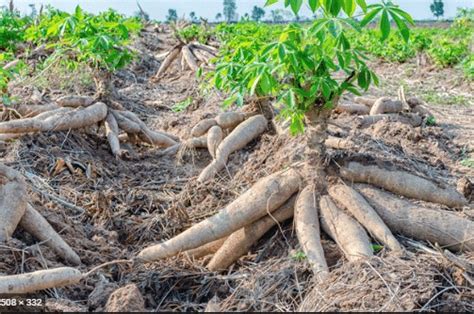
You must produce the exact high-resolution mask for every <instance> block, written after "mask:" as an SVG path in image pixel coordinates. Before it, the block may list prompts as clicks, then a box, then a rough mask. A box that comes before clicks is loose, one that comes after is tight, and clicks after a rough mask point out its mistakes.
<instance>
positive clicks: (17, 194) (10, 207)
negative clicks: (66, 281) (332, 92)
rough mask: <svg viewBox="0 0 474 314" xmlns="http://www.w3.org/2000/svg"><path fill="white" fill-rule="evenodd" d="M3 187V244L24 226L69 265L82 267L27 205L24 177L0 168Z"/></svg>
mask: <svg viewBox="0 0 474 314" xmlns="http://www.w3.org/2000/svg"><path fill="white" fill-rule="evenodd" d="M0 184H1V186H0V217H1V220H0V242H1V243H5V242H8V241H9V239H10V238H11V237H12V235H13V232H14V231H15V230H16V228H17V226H21V227H22V228H23V229H24V230H25V231H26V232H28V233H30V234H31V235H32V236H34V237H35V238H37V239H38V240H40V241H44V243H45V244H46V245H47V246H49V247H50V248H51V249H52V250H53V251H54V252H55V253H56V254H58V256H60V257H61V258H62V259H64V260H65V261H66V262H68V263H70V264H71V265H80V264H81V259H80V258H79V256H78V255H77V254H76V253H75V252H74V250H73V249H72V248H71V247H70V246H69V245H68V244H67V243H66V242H65V241H64V240H63V238H62V237H61V236H60V235H59V234H58V233H57V232H56V231H55V230H54V229H53V227H51V225H50V224H49V223H48V221H47V220H46V219H45V218H44V217H43V216H42V215H41V214H40V213H39V212H38V211H36V209H34V208H33V206H32V205H31V204H30V203H29V202H28V196H27V188H26V183H25V181H24V178H23V176H22V175H21V174H20V173H19V172H17V171H16V170H13V169H11V168H9V167H7V166H5V165H1V164H0ZM0 281H1V280H0Z"/></svg>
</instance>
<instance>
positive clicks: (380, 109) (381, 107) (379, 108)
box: [370, 97, 403, 116]
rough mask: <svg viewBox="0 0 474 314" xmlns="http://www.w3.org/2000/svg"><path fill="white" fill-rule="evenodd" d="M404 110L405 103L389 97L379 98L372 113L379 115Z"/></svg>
mask: <svg viewBox="0 0 474 314" xmlns="http://www.w3.org/2000/svg"><path fill="white" fill-rule="evenodd" d="M402 110H403V103H402V102H401V101H399V100H391V99H390V98H387V97H381V98H379V99H377V101H376V102H375V103H374V105H373V106H372V108H371V109H370V115H371V116H374V115H378V114H383V113H398V112H400V111H402Z"/></svg>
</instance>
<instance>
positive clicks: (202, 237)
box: [137, 169, 301, 262]
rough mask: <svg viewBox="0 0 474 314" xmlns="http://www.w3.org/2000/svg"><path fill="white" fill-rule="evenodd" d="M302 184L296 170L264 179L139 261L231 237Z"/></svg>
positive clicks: (143, 254) (282, 202) (146, 260)
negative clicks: (212, 214) (215, 212)
mask: <svg viewBox="0 0 474 314" xmlns="http://www.w3.org/2000/svg"><path fill="white" fill-rule="evenodd" d="M300 184H301V177H300V175H299V174H298V173H297V172H296V171H295V170H292V169H290V170H288V171H285V172H279V173H275V174H273V175H271V176H268V177H266V178H263V179H260V180H259V181H257V183H255V184H254V185H253V186H252V187H251V188H250V189H249V190H247V191H246V192H245V193H244V194H242V195H241V196H239V197H238V198H237V199H236V200H235V201H233V202H232V203H231V204H229V205H228V206H227V207H226V208H224V209H222V210H221V211H219V212H218V213H217V214H215V215H214V216H212V217H210V218H208V219H206V220H203V221H201V222H200V223H198V224H197V225H194V226H192V227H191V228H189V229H188V230H186V231H184V232H183V233H181V234H179V235H177V236H176V237H174V238H172V239H170V240H168V241H166V242H163V243H161V244H157V245H154V246H151V247H148V248H146V249H144V250H143V251H141V252H140V254H138V256H137V260H139V261H142V262H152V261H155V260H159V259H162V258H166V257H170V256H173V255H176V254H178V253H179V252H183V251H186V250H190V249H194V248H197V247H200V246H202V245H204V244H206V243H209V242H212V241H215V240H218V239H221V238H223V237H225V236H228V235H230V234H232V233H233V232H235V231H236V230H238V229H240V228H242V227H244V226H246V225H248V224H251V223H252V222H254V221H256V220H258V219H260V218H262V217H263V216H265V215H266V214H268V213H269V212H273V211H274V210H276V209H277V208H279V207H280V206H281V205H283V204H284V203H285V202H286V201H287V200H288V199H289V198H290V197H291V195H293V194H294V193H295V192H296V191H297V190H298V189H299V186H300Z"/></svg>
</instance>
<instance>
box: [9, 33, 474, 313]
mask: <svg viewBox="0 0 474 314" xmlns="http://www.w3.org/2000/svg"><path fill="white" fill-rule="evenodd" d="M172 45H173V40H172V38H171V36H170V34H168V33H165V34H163V33H156V32H154V31H153V30H152V29H147V30H145V31H144V32H142V35H141V37H140V39H139V40H138V41H137V42H136V44H135V47H136V48H137V49H139V50H141V51H142V52H143V55H140V58H139V60H137V61H136V62H135V63H134V64H132V65H131V66H130V67H129V68H127V69H125V70H122V71H120V72H119V73H117V74H116V75H115V77H114V84H115V86H116V87H117V89H118V91H119V95H120V96H121V103H122V104H123V105H124V107H125V108H126V109H127V110H130V111H132V112H134V113H136V114H137V115H139V116H140V117H141V118H142V119H143V120H144V121H145V122H146V123H147V124H148V125H149V126H150V127H151V128H152V129H156V130H163V131H166V132H168V133H171V134H175V135H177V136H179V137H180V138H181V139H187V138H189V136H190V134H189V133H190V130H191V128H192V126H194V125H195V124H196V123H197V122H199V121H200V120H201V119H204V118H210V117H214V116H216V114H217V113H219V112H222V111H223V110H224V109H223V108H222V107H221V104H222V101H223V96H222V95H219V94H217V93H215V92H206V93H202V92H200V88H199V83H201V84H205V82H204V81H201V82H200V81H199V80H197V79H196V78H195V76H194V74H191V73H180V72H178V69H177V68H172V71H171V72H169V73H168V74H167V75H166V76H165V77H164V79H163V80H161V81H160V82H159V83H151V82H150V78H151V77H152V76H153V75H154V74H155V73H156V71H157V70H158V67H159V62H158V61H156V60H155V59H154V58H153V55H155V54H159V53H162V52H164V51H165V50H166V49H169V47H171V46H172ZM374 64H375V65H376V72H377V73H379V75H380V76H381V81H386V82H387V83H384V85H383V86H381V87H380V88H377V89H371V90H370V91H369V93H368V96H370V95H372V96H380V95H386V96H394V95H396V90H397V89H398V85H399V84H400V82H402V81H404V80H406V77H405V78H400V77H399V76H390V75H387V73H392V72H391V71H395V69H397V70H396V71H397V73H405V75H406V73H411V75H408V77H409V78H410V79H411V80H420V79H423V80H426V81H427V82H431V79H430V78H431V77H433V76H436V78H437V79H436V84H437V86H438V85H440V86H445V87H448V86H451V85H452V84H453V83H452V82H450V81H449V77H461V75H462V74H461V73H460V72H459V71H458V72H456V71H457V70H455V69H454V70H453V69H451V70H449V71H454V72H452V75H453V76H446V75H439V74H440V73H441V74H443V73H444V72H443V71H448V70H443V71H440V72H436V70H433V72H428V74H426V73H425V72H423V71H412V68H413V67H414V66H416V65H414V64H411V63H409V64H403V65H393V64H383V63H375V62H374ZM410 71H411V72H410ZM444 74H446V73H444ZM450 84H451V85H450ZM418 87H420V88H421V87H423V88H426V85H424V84H419V85H417V84H412V85H411V86H410V89H409V91H408V92H407V94H408V93H409V96H418V97H421V98H423V95H424V94H423V93H424V90H420V93H419V94H418V89H417V88H418ZM76 88H77V87H76ZM387 90H389V91H387ZM451 90H453V89H451ZM473 90H474V88H473V85H472V83H468V82H463V83H462V84H458V85H457V87H456V91H457V92H459V93H462V95H473ZM34 91H35V88H32V87H31V86H28V87H18V88H17V89H16V90H15V92H16V94H17V96H18V97H19V98H20V99H22V100H23V101H24V102H25V103H29V102H32V101H33V100H31V99H32V96H33V95H36V94H37V93H35V92H34ZM41 92H42V97H41V100H40V102H41V103H45V104H46V103H48V102H50V101H52V100H54V99H56V98H58V97H60V96H62V95H66V94H68V92H69V91H68V90H58V89H56V88H55V86H54V84H53V83H52V86H50V87H49V88H48V89H45V90H41ZM43 92H44V93H43ZM82 94H83V95H92V94H93V90H91V89H90V88H84V89H83V90H82ZM189 97H191V99H192V103H191V105H189V106H188V107H187V108H185V109H183V110H182V111H180V112H175V111H176V108H177V106H176V105H178V104H180V103H181V102H183V101H185V100H186V99H188V98H189ZM466 97H467V96H466ZM466 99H467V98H466ZM345 101H351V97H348V98H347V100H345ZM468 102H469V101H467V103H459V104H452V105H449V106H448V105H444V106H441V105H432V104H431V103H430V110H432V112H433V113H434V115H435V117H436V125H435V126H423V127H420V128H413V127H409V126H406V125H403V124H399V123H392V122H379V123H377V124H374V125H372V126H370V127H369V128H366V129H363V130H357V129H356V127H355V125H356V121H355V117H354V116H350V115H347V114H341V115H334V116H333V117H332V122H331V127H330V133H331V135H333V136H340V137H346V138H349V139H351V140H352V141H354V142H355V143H356V144H358V145H359V147H360V149H357V150H354V151H339V150H338V151H336V150H331V149H330V150H329V155H328V164H330V165H335V164H337V161H338V160H340V159H341V158H343V157H344V158H351V159H354V160H360V159H362V160H366V161H367V160H374V161H375V160H378V161H379V162H381V163H383V165H384V166H390V167H396V168H398V169H404V170H408V171H410V172H412V173H414V174H417V175H420V176H423V177H426V178H429V179H431V180H434V181H437V182H443V183H447V184H450V185H452V186H456V185H457V182H458V181H459V180H461V179H463V178H464V179H466V178H467V179H469V180H470V181H474V169H473V168H472V166H471V167H468V166H463V165H462V164H461V161H462V160H464V159H466V158H468V157H469V156H471V158H472V157H473V156H474V153H473V150H474V142H473V141H474V140H473V139H474V115H473V110H474V109H473V108H474V107H473V106H472V103H471V104H469V103H468ZM100 132H103V131H100ZM123 148H125V149H127V150H129V152H130V158H129V159H127V160H116V159H115V158H114V157H113V155H112V154H111V152H110V149H109V147H108V143H107V140H106V138H105V137H104V136H103V134H102V133H98V132H97V130H89V131H84V132H81V131H73V132H48V133H43V134H35V135H28V136H25V137H23V138H21V139H20V140H17V141H15V142H13V143H11V144H8V145H6V146H4V147H0V162H3V163H5V164H6V165H9V166H12V167H14V168H15V169H17V170H20V171H21V172H22V173H24V174H25V175H26V177H27V179H28V183H29V184H30V191H29V195H30V198H31V199H30V202H31V203H32V205H33V206H34V207H35V208H36V209H37V210H38V211H40V212H41V213H42V214H43V215H44V216H45V217H46V219H47V220H48V221H49V222H50V223H51V224H52V226H53V227H54V228H55V229H56V230H60V231H61V234H62V236H63V237H64V239H65V240H66V241H67V242H68V243H69V244H70V245H71V246H72V248H73V249H74V250H75V251H76V252H77V253H78V254H79V256H80V257H81V259H82V262H83V265H82V266H81V267H80V270H81V271H84V272H86V271H87V270H90V269H92V268H93V267H95V266H97V265H100V264H102V263H105V262H109V261H112V260H118V259H129V258H132V257H133V256H134V255H135V254H136V253H137V252H139V251H140V250H141V249H142V248H144V247H146V246H148V245H150V244H155V243H158V242H161V241H163V240H166V239H169V238H170V237H172V236H174V235H176V234H178V233H180V232H181V231H183V230H185V229H186V228H188V227H189V226H191V225H193V224H194V223H196V222H198V221H201V220H202V219H204V218H206V217H209V216H210V215H212V214H213V213H215V212H216V211H218V210H219V209H220V208H222V207H224V206H225V205H226V204H228V203H229V202H230V201H232V200H233V199H235V198H236V197H237V196H238V195H240V194H241V193H242V192H244V191H245V190H247V189H248V188H249V187H250V186H251V185H252V184H253V183H255V182H256V181H257V180H258V179H260V178H262V177H264V176H266V175H269V174H271V173H273V172H274V171H275V170H280V169H283V168H284V167H287V166H289V165H292V164H294V163H297V162H299V161H300V160H298V156H301V155H302V152H303V149H304V146H303V140H302V137H301V136H300V137H291V136H289V135H277V134H274V132H267V133H266V134H264V135H262V136H261V137H260V138H259V139H258V140H255V141H253V142H252V143H251V144H250V145H248V146H247V147H246V148H245V149H243V150H241V151H239V152H236V153H234V154H232V156H231V157H230V159H229V162H228V166H227V168H226V170H225V171H223V172H222V174H221V175H220V176H219V177H217V178H216V179H215V180H213V181H212V182H208V183H205V184H200V183H197V182H196V177H197V176H198V175H199V173H200V171H201V170H202V169H203V168H204V167H205V166H206V165H207V164H208V163H209V162H210V161H211V160H212V159H211V157H210V155H209V153H208V151H207V149H187V150H185V151H181V152H180V153H179V154H178V155H177V156H161V155H160V154H159V152H160V149H158V148H153V147H151V146H145V145H143V146H132V145H124V147H123ZM289 156H296V157H289ZM63 161H64V162H65V164H66V165H65V166H58V165H61V164H62V163H63ZM334 180H337V179H336V178H334ZM51 195H55V196H59V197H60V198H62V199H65V200H67V201H68V202H70V203H73V204H75V205H76V206H77V207H79V208H81V209H83V210H84V211H83V212H81V211H80V210H74V209H72V208H66V207H64V206H62V205H61V204H58V203H57V202H55V201H54V199H53V198H51ZM472 205H473V201H472V199H471V203H470V208H465V209H464V210H462V211H459V212H458V214H459V215H462V216H464V217H466V218H468V219H474V211H473V206H472ZM427 206H436V205H433V204H429V205H427ZM323 237H324V239H323V247H324V250H325V253H326V257H327V259H328V263H329V266H330V267H331V269H332V270H334V272H333V273H332V274H331V277H330V279H329V280H328V282H327V283H326V284H325V285H324V287H322V288H321V289H322V290H321V293H322V295H323V296H324V300H325V302H324V303H320V304H318V305H313V306H312V307H311V309H313V310H316V309H321V310H418V309H424V310H464V311H473V310H474V307H473V304H474V293H473V286H472V281H471V282H469V280H468V279H466V277H465V276H463V275H462V272H461V273H459V267H456V266H455V265H454V264H453V263H452V262H450V261H449V260H448V259H446V258H445V257H443V255H442V254H440V252H442V251H440V250H439V249H438V248H436V246H435V245H432V244H429V243H422V242H419V241H414V240H412V239H407V238H404V237H403V236H401V235H398V239H399V240H400V241H401V243H402V244H403V245H404V246H405V247H406V248H407V249H408V250H409V254H408V255H407V256H406V257H404V259H394V258H393V257H390V256H388V254H387V252H385V250H382V251H381V252H379V253H378V254H377V256H376V257H375V258H374V261H372V262H370V263H367V264H362V265H360V266H357V265H352V264H347V261H345V260H344V258H343V257H342V253H341V252H340V251H339V249H338V248H337V247H336V245H335V244H334V243H333V242H332V241H330V240H329V238H328V237H327V236H325V235H323ZM300 252H301V249H300V247H299V245H298V241H297V239H296V235H295V232H294V230H293V225H292V223H291V222H286V223H284V224H282V225H281V226H280V227H279V228H273V229H272V230H271V231H269V232H268V233H267V234H266V235H265V237H264V238H262V239H261V240H260V241H259V242H258V244H257V245H256V246H255V248H253V249H252V250H251V252H249V254H248V255H246V256H244V257H242V258H241V259H240V260H239V261H238V263H236V264H235V265H233V266H231V268H230V269H229V270H228V271H227V272H225V273H211V272H209V271H207V270H206V269H205V264H206V262H207V261H208V258H204V259H201V260H189V259H187V258H185V257H184V256H183V255H180V256H177V257H175V258H170V259H167V260H162V261H158V262H156V263H152V264H146V265H133V266H131V265H126V264H117V265H114V266H108V267H105V268H103V269H101V270H100V271H98V272H97V273H96V274H95V275H93V276H91V277H90V278H89V279H87V280H86V281H83V282H82V283H81V284H80V285H77V286H70V287H65V288H61V289H54V290H51V291H45V292H41V293H40V294H42V295H44V296H46V297H47V298H48V304H49V305H48V309H50V310H53V309H57V310H63V309H66V310H67V309H73V310H75V311H78V310H81V309H82V310H88V311H100V310H103V309H104V306H105V303H106V301H107V299H108V297H109V296H110V295H111V294H112V293H113V292H114V291H115V290H116V289H118V288H120V287H129V286H128V285H130V284H134V285H136V287H137V288H138V290H139V292H138V291H134V293H140V294H141V295H142V296H143V299H144V304H145V309H146V310H160V311H203V310H204V309H205V308H206V306H207V304H208V302H209V301H210V300H213V302H214V303H216V304H215V306H217V307H218V308H219V309H220V310H222V311H226V310H234V311H294V310H296V309H297V308H298V307H299V306H300V304H301V303H302V301H303V299H304V298H305V296H306V295H307V294H308V293H310V291H311V290H312V287H313V286H314V285H315V284H314V283H313V281H312V274H311V267H310V266H309V265H308V264H307V262H306V261H305V259H304V258H301V254H299V253H300ZM459 257H460V258H462V259H463V260H465V261H469V262H470V263H473V262H474V255H473V254H472V253H471V254H463V255H459ZM397 263H398V264H397ZM385 264H387V265H389V266H387V267H384V265H385ZM62 265H64V264H63V261H61V260H60V259H58V257H57V256H56V255H55V254H54V252H53V251H51V250H50V249H49V248H48V247H47V246H45V245H44V244H37V243H36V241H35V240H34V239H33V238H32V237H31V236H29V235H28V234H27V233H26V232H23V230H21V228H18V229H17V231H16V232H15V234H14V240H12V241H11V242H10V243H8V244H6V245H1V246H0V274H1V273H4V274H15V273H22V272H31V271H34V270H39V269H45V268H53V267H58V266H62ZM397 265H400V267H397ZM464 274H466V273H465V272H464ZM472 275H474V274H471V275H470V276H472ZM351 276H353V277H351ZM394 276H395V277H397V278H399V280H398V281H397V280H391V281H389V283H388V284H387V280H388V279H387V278H393V277H394ZM467 276H469V275H467ZM351 278H364V279H363V280H362V279H361V280H359V281H357V282H355V281H354V279H351ZM384 278H385V279H384ZM470 278H472V277H470ZM471 280H472V279H471ZM397 283H399V284H397ZM354 286H356V288H353V287H354ZM368 287H370V289H372V290H370V289H369V288H368ZM126 289H128V288H126ZM133 289H135V288H133ZM133 289H132V290H133ZM367 291H372V292H374V293H373V294H372V292H371V293H370V294H369V295H370V296H371V297H370V298H367V299H364V300H361V299H360V298H361V295H362V294H363V292H364V293H366V294H367ZM128 292H130V291H128V290H127V293H126V294H128ZM311 293H312V292H311ZM114 294H115V293H114Z"/></svg>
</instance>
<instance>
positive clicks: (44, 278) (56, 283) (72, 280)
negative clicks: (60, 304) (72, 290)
mask: <svg viewBox="0 0 474 314" xmlns="http://www.w3.org/2000/svg"><path fill="white" fill-rule="evenodd" d="M82 278H83V275H82V273H81V272H80V271H78V270H77V269H74V268H70V267H61V268H55V269H48V270H39V271H35V272H32V273H27V274H21V275H12V276H0V296H1V295H5V294H25V293H32V292H36V291H39V290H45V289H50V288H59V287H63V286H67V285H74V284H77V283H79V282H80V281H81V279H82Z"/></svg>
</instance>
